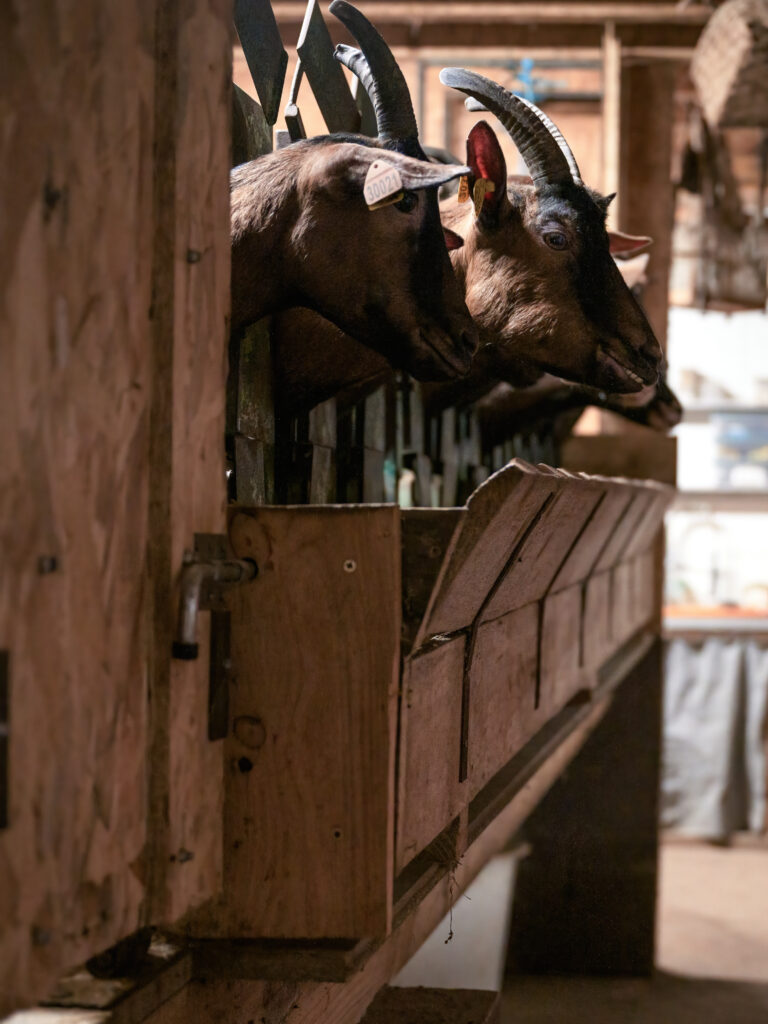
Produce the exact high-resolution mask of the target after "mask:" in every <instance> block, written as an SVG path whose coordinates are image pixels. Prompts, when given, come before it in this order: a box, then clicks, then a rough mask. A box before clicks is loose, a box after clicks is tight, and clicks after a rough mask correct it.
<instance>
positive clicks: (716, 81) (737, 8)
mask: <svg viewBox="0 0 768 1024" xmlns="http://www.w3.org/2000/svg"><path fill="white" fill-rule="evenodd" d="M691 78H692V79H693V82H694V85H695V86H696V90H697V92H698V94H699V99H700V101H701V106H702V109H703V111H704V116H705V117H706V119H707V121H708V122H709V124H710V125H711V126H712V127H713V128H724V127H733V126H736V125H743V126H749V127H758V128H759V127H768V0H726V2H725V3H724V4H723V5H722V6H721V7H719V8H718V9H717V10H716V11H715V13H714V14H713V15H712V17H711V18H710V19H709V21H708V22H707V25H706V27H705V29H704V31H703V32H702V34H701V36H700V38H699V42H698V44H697V46H696V50H695V52H694V55H693V60H692V61H691Z"/></svg>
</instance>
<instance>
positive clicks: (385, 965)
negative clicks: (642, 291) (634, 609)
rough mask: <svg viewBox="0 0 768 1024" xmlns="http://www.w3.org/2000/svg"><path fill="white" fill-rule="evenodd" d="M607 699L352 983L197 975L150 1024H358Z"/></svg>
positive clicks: (577, 744)
mask: <svg viewBox="0 0 768 1024" xmlns="http://www.w3.org/2000/svg"><path fill="white" fill-rule="evenodd" d="M609 703H610V699H609V698H604V699H601V700H599V701H596V702H595V705H594V707H593V708H592V709H591V710H590V711H589V713H588V715H587V716H586V718H584V720H583V721H581V722H580V724H579V725H578V726H577V727H576V728H575V729H574V730H573V732H571V734H570V735H569V736H568V737H567V739H565V740H564V742H562V743H561V745H560V746H559V747H558V748H557V750H556V751H555V752H554V753H553V754H552V755H551V756H550V757H549V758H548V759H547V760H546V762H545V763H544V764H542V766H541V767H540V768H538V769H537V771H536V772H535V773H534V774H533V775H532V776H531V777H530V779H528V781H527V783H526V785H525V786H523V787H522V789H520V790H519V791H518V792H517V793H516V794H515V795H514V796H512V798H511V799H510V800H509V802H508V803H507V805H506V806H505V808H504V809H503V810H502V811H501V813H499V814H498V815H497V816H496V817H495V818H494V820H493V821H492V822H491V823H490V824H489V825H488V826H487V827H486V828H485V829H484V830H483V832H482V833H481V835H480V836H478V837H477V838H476V839H475V840H474V842H472V844H471V845H470V846H469V847H468V848H467V849H466V851H465V852H464V855H463V857H462V859H461V861H460V863H459V864H458V866H457V867H456V871H455V872H454V874H453V876H452V877H451V878H449V877H448V876H447V875H446V876H444V877H443V879H442V880H441V881H440V882H439V883H438V884H437V885H435V886H434V888H432V889H431V890H430V892H429V893H428V894H427V895H426V896H425V898H424V899H423V900H422V901H421V903H419V905H418V906H417V907H416V908H415V909H413V910H412V912H411V913H407V914H405V915H403V916H402V917H399V918H396V920H395V922H394V927H393V930H392V934H391V936H390V937H389V938H388V939H387V941H386V942H384V943H383V944H382V945H381V946H380V947H379V948H378V949H377V950H376V951H375V952H374V953H373V955H372V956H371V957H370V959H369V960H368V961H367V962H366V964H365V966H364V967H363V968H362V969H361V970H360V971H358V972H357V973H356V974H355V975H354V976H353V977H352V978H350V980H349V981H348V982H347V983H346V984H344V985H338V984H329V983H313V982H307V983H289V984H280V983H279V982H264V981H231V980H217V979H210V978H209V979H206V980H205V982H202V981H193V982H192V983H191V984H190V985H189V986H187V988H186V989H184V990H183V991H182V992H180V993H179V994H178V995H177V996H175V997H174V998H173V999H170V1000H169V1001H168V1002H167V1003H166V1004H165V1005H164V1006H162V1007H160V1009H159V1010H157V1011H156V1012H155V1013H154V1014H152V1016H151V1017H148V1018H147V1024H247V1022H248V1021H249V1020H257V1021H259V1022H260V1024H328V1022H329V1021H333V1024H358V1022H359V1021H360V1018H361V1017H362V1015H363V1014H364V1013H365V1011H366V1009H367V1008H368V1006H369V1005H370V1004H371V1002H372V1001H373V999H374V997H375V995H376V993H377V992H378V991H379V989H380V988H381V986H382V985H384V984H386V983H387V982H388V981H389V979H390V978H392V977H393V976H394V975H395V974H396V973H397V972H398V971H399V970H400V968H401V967H402V966H403V965H404V964H405V963H406V962H407V961H408V960H409V959H410V958H411V956H413V954H414V953H415V952H416V950H417V949H418V948H419V946H421V945H422V943H423V942H424V940H425V939H426V938H427V936H428V935H429V934H430V933H431V932H432V931H433V930H434V929H435V928H436V927H437V925H438V924H439V923H440V921H441V920H442V918H443V916H444V915H445V914H446V913H447V911H448V908H449V907H450V906H451V904H452V902H453V901H454V900H455V899H457V898H458V896H459V894H460V893H462V892H463V891H464V890H465V889H466V888H467V886H468V885H469V884H470V882H471V881H472V880H473V879H474V878H475V877H476V876H477V875H478V873H479V872H480V870H481V869H482V868H483V867H484V866H485V865H486V864H487V863H488V861H489V860H490V858H491V857H492V856H494V855H495V854H496V853H498V852H499V851H501V850H502V849H503V848H504V846H505V845H506V843H508V842H509V840H510V838H511V837H512V836H513V835H514V834H515V832H516V831H517V830H518V829H519V827H520V825H521V823H522V822H523V821H524V820H525V819H526V818H527V817H528V816H529V815H530V813H531V811H532V810H533V808H534V807H535V806H536V804H537V803H538V802H539V800H541V798H542V796H543V795H544V794H545V793H546V792H547V790H548V789H549V788H550V787H551V786H552V784H553V783H554V782H555V781H556V779H557V778H558V777H559V776H560V775H561V774H562V772H563V770H564V768H565V767H566V766H567V765H568V763H569V762H570V761H571V760H572V759H573V757H574V756H575V755H576V754H577V752H578V751H579V749H580V748H581V746H582V745H583V743H584V742H585V740H586V738H587V737H588V736H589V734H590V732H591V731H592V730H593V729H594V728H595V726H596V725H597V724H598V723H599V721H600V719H601V718H602V716H603V714H604V713H605V711H606V709H607V708H608V706H609ZM110 1024H111V1022H110ZM116 1024H117V1022H116Z"/></svg>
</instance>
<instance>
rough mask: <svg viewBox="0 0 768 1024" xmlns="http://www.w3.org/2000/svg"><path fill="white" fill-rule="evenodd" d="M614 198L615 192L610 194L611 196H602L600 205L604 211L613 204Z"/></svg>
mask: <svg viewBox="0 0 768 1024" xmlns="http://www.w3.org/2000/svg"><path fill="white" fill-rule="evenodd" d="M615 198H616V193H615V192H611V194H610V195H609V196H603V198H602V199H601V200H600V205H601V206H602V208H603V209H604V210H607V209H608V207H609V206H610V205H611V203H612V202H613V200H614V199H615Z"/></svg>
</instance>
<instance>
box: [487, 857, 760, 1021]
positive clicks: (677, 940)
mask: <svg viewBox="0 0 768 1024" xmlns="http://www.w3.org/2000/svg"><path fill="white" fill-rule="evenodd" d="M657 963H658V966H659V970H658V972H657V974H656V976H655V977H654V978H653V979H650V980H647V981H646V980H638V979H602V978H538V977H537V978H530V977H527V978H516V979H513V980H511V981H508V982H507V986H506V989H505V992H504V996H503V1010H502V1024H608V1022H611V1024H768V845H766V844H765V843H762V842H758V841H748V842H747V843H746V844H742V843H737V844H736V845H734V846H732V847H728V848H726V847H716V846H709V845H706V844H702V843H692V842H683V841H671V842H666V843H664V845H663V847H662V852H661V893H660V907H659V935H658V953H657Z"/></svg>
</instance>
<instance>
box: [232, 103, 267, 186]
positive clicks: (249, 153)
mask: <svg viewBox="0 0 768 1024" xmlns="http://www.w3.org/2000/svg"><path fill="white" fill-rule="evenodd" d="M232 90H233V91H232V166H233V167H237V165H238V164H244V163H245V162H246V161H248V160H255V159H256V157H258V156H261V155H262V154H263V153H269V152H270V151H271V149H272V132H271V131H270V128H269V125H268V124H267V119H266V118H265V117H264V111H263V110H262V109H261V107H260V106H259V104H258V103H257V102H256V101H255V100H254V99H252V98H251V97H250V96H249V95H248V93H247V92H244V91H243V90H242V89H241V88H240V86H239V85H237V84H235V85H233V87H232Z"/></svg>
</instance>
